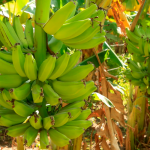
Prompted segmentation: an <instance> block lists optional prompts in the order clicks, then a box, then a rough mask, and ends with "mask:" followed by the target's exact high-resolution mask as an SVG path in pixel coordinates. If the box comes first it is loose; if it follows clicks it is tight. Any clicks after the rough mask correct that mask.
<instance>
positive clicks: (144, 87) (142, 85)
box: [139, 83, 147, 91]
mask: <svg viewBox="0 0 150 150" xmlns="http://www.w3.org/2000/svg"><path fill="white" fill-rule="evenodd" d="M146 88H147V85H146V84H145V83H141V84H140V86H139V89H140V90H141V91H145V90H146Z"/></svg>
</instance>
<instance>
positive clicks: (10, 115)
mask: <svg viewBox="0 0 150 150" xmlns="http://www.w3.org/2000/svg"><path fill="white" fill-rule="evenodd" d="M75 9H76V2H73V1H71V2H69V3H67V4H66V5H65V6H63V7H62V8H61V9H60V10H58V11H57V12H56V13H55V14H54V15H53V16H52V17H51V18H50V19H49V20H48V22H47V23H46V24H45V25H44V26H43V29H44V31H45V32H47V31H48V32H47V33H48V34H51V35H53V37H52V39H51V40H53V41H54V43H57V42H59V41H60V42H63V43H65V44H66V45H67V46H70V47H73V48H79V49H80V48H84V49H87V48H92V47H95V46H97V45H98V44H99V43H101V42H103V41H104V40H105V38H104V35H105V32H104V31H103V30H102V31H100V26H99V24H100V22H101V21H102V20H103V18H104V13H103V11H102V10H98V9H97V6H96V5H95V4H94V5H91V6H90V7H89V8H87V9H85V10H84V11H82V12H80V13H79V14H77V15H75V16H73V14H72V13H73V11H75ZM71 14H72V15H71ZM49 25H50V26H51V28H49ZM41 29H42V28H41ZM43 29H42V30H43ZM0 40H1V42H2V43H3V45H4V47H5V50H1V51H0V63H1V65H0V126H4V127H6V130H7V135H9V136H12V137H16V136H20V135H23V136H24V143H25V144H26V145H27V146H30V145H31V144H32V143H33V141H34V140H35V138H36V136H37V135H38V133H39V134H40V146H41V148H42V149H46V148H48V147H49V144H50V142H49V138H48V135H49V136H50V139H51V141H53V143H55V144H56V145H57V146H61V147H62V146H65V145H66V144H69V143H70V142H71V139H74V138H77V137H78V136H80V135H81V134H82V133H83V132H84V131H85V129H87V128H88V127H89V126H91V125H92V123H91V122H90V121H88V120H86V119H87V117H88V116H89V115H90V113H91V110H90V109H84V108H85V105H86V103H85V102H86V100H88V98H89V96H90V95H91V94H92V92H94V91H95V90H96V89H97V88H96V86H95V85H94V82H93V81H88V82H85V81H83V80H84V78H85V77H86V76H87V75H88V74H89V73H90V72H91V71H92V70H93V69H94V65H93V64H87V65H76V64H77V62H78V61H79V59H80V56H81V52H80V51H74V52H72V54H68V53H64V54H62V55H59V57H58V56H56V55H52V54H49V55H47V56H46V57H45V58H46V59H44V60H43V61H42V62H41V64H40V65H39V64H38V58H36V52H35V53H34V51H33V50H34V44H35V43H34V42H35V40H34V38H33V27H32V24H31V19H28V20H27V21H26V26H25V30H24V31H23V28H22V25H21V23H20V21H19V17H18V16H15V17H14V20H13V26H12V25H11V24H10V23H9V20H8V18H6V17H4V18H3V21H0ZM51 43H52V45H53V47H55V44H54V43H53V42H51ZM45 44H46V43H45ZM6 48H7V49H6ZM55 49H57V48H56V47H55ZM42 50H43V49H42ZM41 57H43V56H41ZM145 66H147V62H146V65H145ZM145 68H146V67H145ZM140 69H141V68H140ZM142 69H143V68H142ZM139 72H140V71H139ZM145 72H146V71H145ZM142 78H143V82H144V83H146V81H147V80H148V77H147V75H146V74H144V76H142ZM64 102H65V103H68V105H67V106H65V107H62V103H64ZM68 131H69V132H68Z"/></svg>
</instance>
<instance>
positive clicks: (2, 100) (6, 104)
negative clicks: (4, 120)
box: [0, 92, 13, 110]
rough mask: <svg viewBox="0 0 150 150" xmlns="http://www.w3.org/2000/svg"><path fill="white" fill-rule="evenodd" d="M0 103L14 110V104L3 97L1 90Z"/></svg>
mask: <svg viewBox="0 0 150 150" xmlns="http://www.w3.org/2000/svg"><path fill="white" fill-rule="evenodd" d="M0 105H1V106H3V107H5V108H7V109H10V110H13V108H12V104H10V103H9V102H7V101H5V100H4V99H3V96H2V93H1V92H0Z"/></svg>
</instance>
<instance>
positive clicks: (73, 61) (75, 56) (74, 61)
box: [61, 51, 82, 76]
mask: <svg viewBox="0 0 150 150" xmlns="http://www.w3.org/2000/svg"><path fill="white" fill-rule="evenodd" d="M81 54H82V52H81V51H75V52H74V53H73V54H71V55H70V58H69V62H68V65H67V68H66V69H65V71H64V72H63V73H62V75H61V76H63V75H65V74H66V73H68V72H69V71H70V70H71V69H72V68H73V67H74V66H75V65H76V64H77V62H78V61H79V58H80V56H81Z"/></svg>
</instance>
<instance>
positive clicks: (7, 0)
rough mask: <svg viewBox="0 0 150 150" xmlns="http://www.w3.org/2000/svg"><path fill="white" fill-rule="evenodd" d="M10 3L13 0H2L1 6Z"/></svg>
mask: <svg viewBox="0 0 150 150" xmlns="http://www.w3.org/2000/svg"><path fill="white" fill-rule="evenodd" d="M10 1H12V0H0V5H3V4H5V3H8V2H10Z"/></svg>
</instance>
